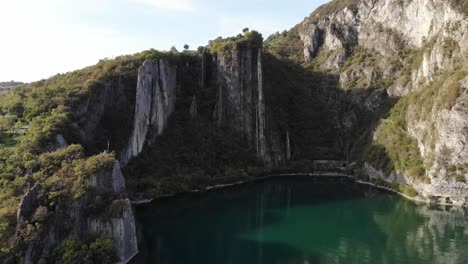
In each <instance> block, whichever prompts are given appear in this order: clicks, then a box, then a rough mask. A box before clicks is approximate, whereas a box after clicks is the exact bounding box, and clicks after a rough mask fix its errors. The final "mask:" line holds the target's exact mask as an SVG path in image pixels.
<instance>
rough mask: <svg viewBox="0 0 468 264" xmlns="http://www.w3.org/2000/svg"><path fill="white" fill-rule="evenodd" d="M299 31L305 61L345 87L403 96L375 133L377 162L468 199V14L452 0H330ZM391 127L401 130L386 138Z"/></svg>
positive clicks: (409, 179)
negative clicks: (325, 72)
mask: <svg viewBox="0 0 468 264" xmlns="http://www.w3.org/2000/svg"><path fill="white" fill-rule="evenodd" d="M296 30H297V32H298V35H299V36H300V39H301V40H302V43H303V54H304V61H305V62H307V63H309V64H313V65H314V66H315V67H317V69H320V70H322V71H331V72H332V73H333V74H336V75H337V76H339V86H340V89H344V90H351V91H352V90H358V89H371V90H372V89H374V90H383V89H384V90H385V91H386V93H387V94H388V96H390V98H393V99H392V101H395V100H399V98H401V99H400V101H399V102H398V103H397V104H396V105H395V106H394V107H393V106H392V107H393V109H392V110H390V118H385V117H384V119H382V120H381V121H380V122H379V123H380V125H378V127H377V129H376V130H375V131H374V132H373V137H371V147H373V148H372V149H371V151H370V155H368V156H367V157H368V158H369V159H370V160H374V165H377V164H379V165H377V166H380V167H381V168H382V169H383V170H385V171H386V172H385V173H384V174H385V175H396V174H398V175H400V177H394V176H390V178H388V179H390V180H395V181H398V182H400V183H403V184H407V185H410V186H413V187H414V188H415V189H416V190H417V191H418V192H419V193H420V194H421V195H422V196H424V197H425V199H431V197H439V198H437V199H440V200H444V199H445V197H449V199H450V198H452V200H457V202H455V203H457V204H464V203H466V202H465V200H464V199H465V197H466V196H467V195H468V193H467V185H466V183H465V182H466V181H467V176H468V174H467V169H466V163H467V161H468V160H467V156H466V155H467V154H468V150H467V148H466V137H467V129H468V127H467V120H468V119H467V114H468V111H467V108H466V105H467V103H468V98H467V96H466V86H465V82H466V75H467V74H468V69H467V62H466V59H467V54H468V53H467V48H468V46H467V44H466V43H467V40H468V39H467V38H468V35H467V34H466V32H467V30H468V21H467V19H466V14H463V13H462V12H459V11H458V10H457V9H456V8H455V7H454V6H453V4H452V3H450V2H448V1H432V0H421V1H378V0H372V1H370V0H369V1H348V2H346V3H345V1H332V2H331V3H329V4H327V5H325V6H322V7H320V8H319V9H318V10H317V11H316V12H314V13H313V14H312V15H311V16H310V17H309V18H307V19H306V20H305V21H303V22H302V23H301V24H299V25H298V26H297V27H296ZM361 104H367V103H366V101H361ZM378 104H379V102H377V107H378ZM371 108H372V107H371ZM360 118H361V117H360V116H357V118H356V119H355V121H353V120H350V121H351V124H350V125H354V124H352V123H353V122H354V123H355V122H356V120H359V119H360ZM391 122H393V123H391ZM390 130H395V131H400V132H401V133H400V132H397V133H393V132H392V134H399V133H400V134H401V135H400V136H398V137H397V136H395V137H391V139H389V137H388V136H386V135H389V134H388V133H389V131H390ZM402 141H405V142H407V143H402ZM399 144H401V145H405V144H407V145H408V147H406V146H400V147H401V148H398V147H396V146H395V145H399ZM409 145H411V146H412V145H414V146H415V147H414V148H413V147H410V146H409ZM378 146H380V147H382V151H383V152H381V155H384V156H387V158H386V161H385V162H383V161H382V160H385V158H382V157H380V158H379V157H376V156H378V155H376V152H378V151H377V148H378ZM408 153H413V154H409V155H410V156H409V157H407V158H405V156H408ZM368 154H369V151H368ZM418 155H419V156H420V158H417V157H416V156H418ZM418 159H419V160H420V161H418ZM375 160H378V161H377V162H375ZM405 160H406V161H405ZM410 163H411V164H410ZM416 163H418V164H420V165H415V164H416ZM418 166H419V167H418ZM417 167H418V168H417ZM418 170H419V171H418ZM392 171H393V172H392ZM416 171H418V172H416ZM417 174H419V176H415V175H417ZM441 198H442V199H441Z"/></svg>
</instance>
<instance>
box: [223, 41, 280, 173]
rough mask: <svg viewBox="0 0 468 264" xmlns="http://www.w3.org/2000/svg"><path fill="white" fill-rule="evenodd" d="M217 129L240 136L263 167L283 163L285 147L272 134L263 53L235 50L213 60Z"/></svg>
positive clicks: (246, 49)
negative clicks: (214, 66) (255, 154)
mask: <svg viewBox="0 0 468 264" xmlns="http://www.w3.org/2000/svg"><path fill="white" fill-rule="evenodd" d="M215 63H216V85H217V86H218V89H217V103H216V106H215V110H214V117H215V119H216V122H217V123H218V125H225V126H228V127H230V128H232V129H234V130H236V131H237V132H239V133H240V134H241V135H242V136H243V138H244V140H245V142H247V144H248V146H249V147H251V148H252V149H255V151H256V153H257V156H258V157H259V159H260V160H262V161H263V162H265V163H266V164H269V165H273V164H281V163H283V162H284V161H285V153H284V150H283V149H284V147H283V146H282V145H280V139H279V137H278V136H277V134H275V132H274V131H273V130H274V128H273V124H272V120H271V118H270V116H269V107H268V106H267V103H266V95H265V89H268V87H264V81H263V78H264V77H263V65H262V51H261V50H260V49H258V50H257V49H253V48H243V47H237V48H235V49H232V50H230V51H229V52H227V53H223V54H219V55H218V56H217V57H216V58H215Z"/></svg>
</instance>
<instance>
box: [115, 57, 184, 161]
mask: <svg viewBox="0 0 468 264" xmlns="http://www.w3.org/2000/svg"><path fill="white" fill-rule="evenodd" d="M176 78H177V77H176V67H175V65H172V64H170V63H169V62H168V60H167V59H159V60H155V61H146V62H145V63H144V64H143V66H141V67H140V69H139V71H138V83H137V88H136V102H135V115H134V117H133V120H134V124H133V131H132V134H131V136H130V140H129V143H128V147H127V149H125V150H124V152H123V153H122V155H121V157H120V159H121V162H122V164H124V165H126V164H127V163H128V161H129V160H130V159H132V158H134V157H136V156H138V154H140V152H141V151H142V149H143V146H144V145H145V143H146V138H147V134H148V132H153V133H154V134H156V135H161V134H162V132H163V131H164V129H165V128H166V126H167V121H168V118H169V117H170V116H171V114H172V113H173V112H174V109H175V103H176Z"/></svg>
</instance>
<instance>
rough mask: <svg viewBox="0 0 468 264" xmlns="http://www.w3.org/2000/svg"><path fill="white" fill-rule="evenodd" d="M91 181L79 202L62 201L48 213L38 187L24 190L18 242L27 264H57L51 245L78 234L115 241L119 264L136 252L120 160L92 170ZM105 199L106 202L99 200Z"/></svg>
mask: <svg viewBox="0 0 468 264" xmlns="http://www.w3.org/2000/svg"><path fill="white" fill-rule="evenodd" d="M89 184H90V185H89V189H88V192H87V193H86V194H84V195H83V196H82V197H80V198H79V199H76V200H71V201H70V200H67V199H64V200H61V201H59V202H58V203H57V204H55V206H53V208H54V211H53V212H50V211H49V210H50V208H51V205H50V204H49V205H47V204H44V202H45V201H47V200H48V199H47V198H45V197H44V192H43V189H41V188H40V186H39V185H35V186H34V187H33V188H32V189H31V190H30V191H28V192H27V193H26V195H25V197H24V198H23V200H22V202H21V205H20V208H19V210H18V221H17V222H18V226H17V234H16V240H17V241H18V242H17V243H19V245H21V247H23V248H24V249H25V252H26V255H25V256H24V261H25V263H38V261H39V260H42V261H44V260H47V261H48V262H51V263H59V262H61V259H60V258H58V259H56V258H57V256H55V255H54V254H55V253H54V251H53V249H54V248H60V247H62V243H63V241H65V240H67V239H75V238H76V239H79V240H80V241H92V240H93V239H94V238H95V237H106V238H109V239H111V241H112V243H113V248H114V254H115V263H119V264H120V263H127V262H128V261H129V260H130V259H131V258H133V257H134V256H135V255H136V254H137V253H138V247H137V237H136V225H135V219H134V216H133V211H132V210H133V209H132V206H131V204H130V201H129V199H127V198H126V194H125V191H126V190H125V180H124V178H123V175H122V173H121V171H120V164H119V162H118V161H114V162H113V164H112V165H111V166H109V167H107V168H103V169H101V170H99V171H97V172H95V173H93V174H92V175H91V179H90V183H89ZM104 201H106V202H107V203H108V204H101V203H102V202H104ZM96 207H100V208H99V209H97V208H96ZM93 208H96V209H93ZM90 210H91V211H90ZM93 210H100V211H99V212H98V211H93ZM91 212H93V213H91ZM42 225H44V226H42ZM33 226H34V227H33ZM30 229H31V230H30ZM28 230H29V231H28Z"/></svg>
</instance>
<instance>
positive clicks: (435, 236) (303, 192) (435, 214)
mask: <svg viewBox="0 0 468 264" xmlns="http://www.w3.org/2000/svg"><path fill="white" fill-rule="evenodd" d="M136 216H137V219H138V221H139V232H140V236H141V239H140V240H141V241H140V245H139V247H140V251H141V254H140V255H139V256H138V257H137V259H136V260H135V261H134V263H164V264H188V263H197V264H198V263H200V264H201V263H204V264H223V263H226V264H227V263H232V264H237V263H239V264H254V263H255V264H267V263H268V264H275V263H278V264H279V263H298V264H299V263H300V264H313V263H316V264H325V263H326V264H329V263H330V264H331V263H373V264H376V263H400V264H405V263H408V264H419V263H444V264H445V263H457V264H466V263H468V212H467V211H465V210H464V209H461V208H449V207H434V206H427V205H421V204H416V203H413V202H410V201H407V200H405V199H403V198H400V197H398V196H395V195H390V194H388V193H383V192H381V191H378V190H376V189H374V188H372V187H370V186H365V185H359V184H356V183H353V182H351V181H348V180H343V181H341V182H337V181H336V180H334V181H332V180H319V181H316V180H312V179H310V178H294V179H290V178H288V179H285V178H283V179H273V180H268V181H265V182H259V183H253V184H248V185H243V186H238V187H234V188H229V189H224V190H221V191H215V192H209V193H203V194H189V195H182V196H178V197H173V198H170V199H165V200H157V201H154V202H153V203H151V204H150V205H147V206H143V207H138V208H137V209H136Z"/></svg>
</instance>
